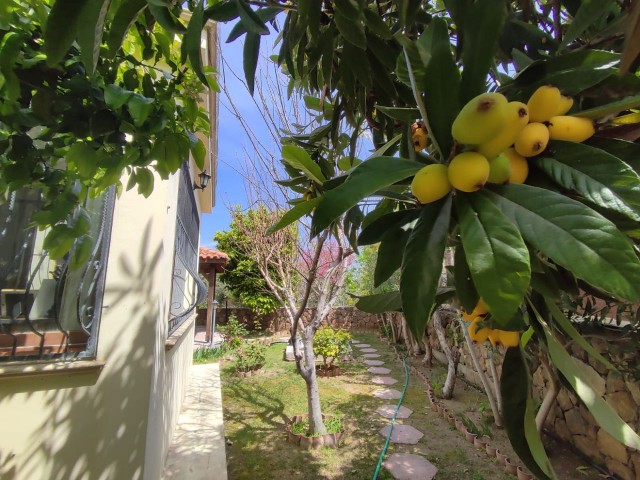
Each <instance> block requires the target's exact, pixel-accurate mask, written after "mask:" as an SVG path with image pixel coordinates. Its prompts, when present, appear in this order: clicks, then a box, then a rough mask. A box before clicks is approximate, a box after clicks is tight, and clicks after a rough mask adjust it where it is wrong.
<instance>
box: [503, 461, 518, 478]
mask: <svg viewBox="0 0 640 480" xmlns="http://www.w3.org/2000/svg"><path fill="white" fill-rule="evenodd" d="M504 469H505V470H506V471H507V473H510V474H511V475H517V474H518V465H516V464H515V463H512V462H511V459H509V457H507V458H505V463H504Z"/></svg>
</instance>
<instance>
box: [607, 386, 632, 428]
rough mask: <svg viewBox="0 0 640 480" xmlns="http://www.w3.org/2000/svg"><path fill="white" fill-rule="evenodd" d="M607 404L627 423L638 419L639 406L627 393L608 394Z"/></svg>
mask: <svg viewBox="0 0 640 480" xmlns="http://www.w3.org/2000/svg"><path fill="white" fill-rule="evenodd" d="M607 402H608V403H609V404H611V406H612V407H613V409H614V410H615V411H616V412H618V415H620V417H622V419H623V420H624V421H625V422H627V423H631V422H634V421H635V420H636V418H637V417H638V405H637V404H636V402H634V401H633V398H632V397H631V395H630V394H629V393H627V392H626V391H623V392H614V393H610V394H608V395H607Z"/></svg>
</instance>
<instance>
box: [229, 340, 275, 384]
mask: <svg viewBox="0 0 640 480" xmlns="http://www.w3.org/2000/svg"><path fill="white" fill-rule="evenodd" d="M266 354H267V347H266V346H265V345H262V344H260V343H257V342H246V341H243V342H241V343H240V345H239V346H238V348H237V349H236V352H235V355H236V364H235V367H236V372H238V374H239V375H241V376H245V377H247V376H250V375H253V374H254V373H255V372H256V371H257V370H259V369H260V368H262V366H263V365H264V362H265V359H266Z"/></svg>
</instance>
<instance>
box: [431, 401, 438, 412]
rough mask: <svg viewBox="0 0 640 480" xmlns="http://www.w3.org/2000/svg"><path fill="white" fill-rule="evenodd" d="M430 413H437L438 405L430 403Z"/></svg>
mask: <svg viewBox="0 0 640 480" xmlns="http://www.w3.org/2000/svg"><path fill="white" fill-rule="evenodd" d="M431 411H432V412H434V413H438V404H437V403H435V402H431Z"/></svg>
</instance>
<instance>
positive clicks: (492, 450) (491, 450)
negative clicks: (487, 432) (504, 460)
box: [485, 443, 498, 457]
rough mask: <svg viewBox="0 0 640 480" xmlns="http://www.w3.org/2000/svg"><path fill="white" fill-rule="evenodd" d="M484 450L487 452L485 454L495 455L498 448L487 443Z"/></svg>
mask: <svg viewBox="0 0 640 480" xmlns="http://www.w3.org/2000/svg"><path fill="white" fill-rule="evenodd" d="M485 452H487V455H489V456H490V457H495V456H496V453H497V452H498V450H497V449H496V448H495V447H492V446H491V445H489V444H488V443H487V446H486V447H485Z"/></svg>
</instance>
